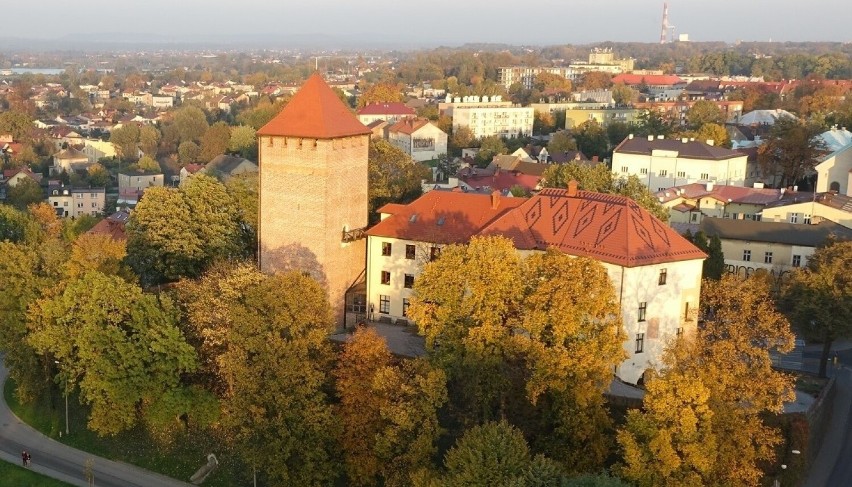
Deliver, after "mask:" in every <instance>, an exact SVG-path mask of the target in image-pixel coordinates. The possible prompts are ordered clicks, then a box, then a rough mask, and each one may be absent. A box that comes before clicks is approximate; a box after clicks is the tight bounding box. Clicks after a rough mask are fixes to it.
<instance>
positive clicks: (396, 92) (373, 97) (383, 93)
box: [358, 83, 405, 108]
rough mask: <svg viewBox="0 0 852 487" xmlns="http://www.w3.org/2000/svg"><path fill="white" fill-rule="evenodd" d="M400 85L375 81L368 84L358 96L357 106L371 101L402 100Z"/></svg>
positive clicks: (403, 97) (371, 102)
mask: <svg viewBox="0 0 852 487" xmlns="http://www.w3.org/2000/svg"><path fill="white" fill-rule="evenodd" d="M402 88H403V87H402V86H400V85H396V84H392V83H376V84H374V85H373V86H370V87H369V88H367V89H366V90H364V92H363V93H361V96H360V97H358V108H362V107H365V106H367V105H370V104H373V103H388V102H403V101H405V95H403V94H402Z"/></svg>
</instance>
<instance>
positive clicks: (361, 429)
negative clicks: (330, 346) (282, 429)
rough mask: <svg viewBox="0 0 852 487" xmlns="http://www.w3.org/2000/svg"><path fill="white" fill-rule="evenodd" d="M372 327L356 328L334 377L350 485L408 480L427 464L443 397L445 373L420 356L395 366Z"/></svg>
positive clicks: (444, 398)
mask: <svg viewBox="0 0 852 487" xmlns="http://www.w3.org/2000/svg"><path fill="white" fill-rule="evenodd" d="M393 362H394V361H393V360H392V358H391V355H390V352H389V350H388V349H387V345H386V344H385V342H384V339H382V338H381V337H380V336H379V335H378V334H377V333H376V332H375V330H373V329H362V330H358V331H356V333H355V334H354V335H353V337H352V339H351V340H350V342H349V343H348V344H347V345H346V346H345V347H344V348H343V351H342V353H341V355H340V358H339V360H338V365H337V369H336V371H335V376H336V377H337V383H336V386H337V391H338V395H339V396H340V410H339V413H338V414H339V415H340V417H341V419H342V424H343V429H342V431H341V433H342V436H341V445H342V447H343V451H344V453H345V455H346V470H347V474H348V476H349V482H350V483H351V484H352V485H374V484H375V483H376V479H377V478H381V479H382V485H388V486H393V485H396V486H404V485H410V483H411V479H410V474H411V473H412V472H416V471H418V470H421V469H428V468H429V467H430V464H431V457H432V455H434V453H435V449H436V446H435V443H436V440H437V438H438V433H439V427H438V417H437V409H438V407H440V406H441V405H442V404H443V402H444V401H446V388H445V376H444V373H443V371H441V370H440V369H434V368H432V367H430V366H429V364H428V363H427V362H426V361H425V360H423V359H418V360H407V361H403V362H401V363H399V364H398V365H395V364H394V363H393Z"/></svg>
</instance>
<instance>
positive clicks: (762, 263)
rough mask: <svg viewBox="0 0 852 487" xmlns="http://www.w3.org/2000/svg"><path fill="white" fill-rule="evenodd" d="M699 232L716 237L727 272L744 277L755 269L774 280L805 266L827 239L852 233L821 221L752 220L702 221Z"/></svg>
mask: <svg viewBox="0 0 852 487" xmlns="http://www.w3.org/2000/svg"><path fill="white" fill-rule="evenodd" d="M700 229H701V231H703V232H704V233H705V234H707V235H709V236H713V235H718V236H719V239H720V240H721V241H722V253H723V254H724V255H725V264H726V265H727V267H728V272H731V273H735V274H739V275H742V276H748V275H750V274H752V273H754V272H755V271H756V270H758V269H764V270H766V271H769V272H770V273H772V274H773V275H775V276H776V277H777V278H780V277H782V276H783V275H784V274H786V273H787V272H789V271H790V270H791V269H793V268H796V267H802V266H805V265H807V261H808V258H809V257H810V256H811V255H813V253H814V251H815V250H816V248H817V247H819V246H820V245H822V244H823V243H824V242H825V240H826V239H827V238H828V237H829V236H834V237H836V238H841V239H852V230H850V229H849V228H846V227H844V226H842V225H838V224H836V223H834V222H831V221H828V220H825V221H822V222H820V223H817V224H813V225H801V224H797V223H788V222H767V221H761V222H758V221H754V220H726V219H720V218H705V219H704V220H703V221H702V222H701V226H700Z"/></svg>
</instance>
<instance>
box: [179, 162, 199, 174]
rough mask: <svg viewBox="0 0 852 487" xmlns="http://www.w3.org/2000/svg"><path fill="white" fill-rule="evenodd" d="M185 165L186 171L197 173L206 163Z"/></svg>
mask: <svg viewBox="0 0 852 487" xmlns="http://www.w3.org/2000/svg"><path fill="white" fill-rule="evenodd" d="M183 167H184V169H186V172H188V173H190V174H195V173H197V172H198V171H200V170H202V169H204V164H187V165H186V166H183Z"/></svg>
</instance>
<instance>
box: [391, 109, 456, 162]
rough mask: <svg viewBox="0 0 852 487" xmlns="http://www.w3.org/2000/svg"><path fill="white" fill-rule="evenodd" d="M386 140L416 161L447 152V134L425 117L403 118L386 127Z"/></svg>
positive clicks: (429, 158) (432, 158) (427, 159)
mask: <svg viewBox="0 0 852 487" xmlns="http://www.w3.org/2000/svg"><path fill="white" fill-rule="evenodd" d="M387 134H388V142H390V143H391V144H393V145H395V146H396V147H399V148H400V149H402V151H403V152H405V153H406V154H408V155H410V156H411V158H412V159H414V160H415V161H418V162H422V161H430V160H434V159H437V158H438V156H439V155H441V154H446V153H447V134H446V133H445V132H444V131H443V130H441V129H439V128H438V127H436V126H435V125H434V124H433V123H432V122H430V121H429V120H427V119H423V118H421V119H413V118H408V119H403V120H400V121H399V122H397V123H395V124H393V125H391V126H390V127H388V128H387Z"/></svg>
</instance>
